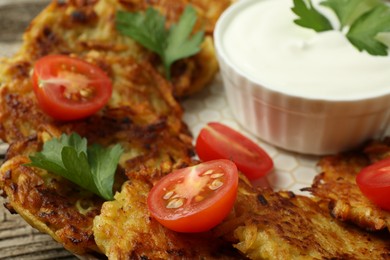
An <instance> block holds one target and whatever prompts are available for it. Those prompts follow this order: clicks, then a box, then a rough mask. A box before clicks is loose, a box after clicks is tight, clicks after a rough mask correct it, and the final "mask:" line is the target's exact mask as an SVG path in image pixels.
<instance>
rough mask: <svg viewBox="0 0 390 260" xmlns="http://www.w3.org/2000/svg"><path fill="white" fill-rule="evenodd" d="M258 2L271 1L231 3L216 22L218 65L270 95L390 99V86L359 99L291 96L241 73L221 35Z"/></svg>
mask: <svg viewBox="0 0 390 260" xmlns="http://www.w3.org/2000/svg"><path fill="white" fill-rule="evenodd" d="M259 1H272V0H239V1H237V2H235V3H233V4H232V5H231V6H229V7H228V8H227V9H226V10H225V11H224V12H223V13H222V14H221V16H220V17H219V19H218V20H217V23H216V26H215V29H214V33H213V38H214V45H215V50H216V54H217V58H218V61H219V62H220V63H223V65H225V66H228V67H229V68H230V69H231V70H232V71H234V73H236V74H239V75H240V76H241V77H242V78H245V79H246V80H248V81H249V82H250V83H251V84H252V85H256V87H258V88H263V89H265V90H267V91H269V92H271V93H274V94H279V95H284V96H287V97H291V98H296V99H302V100H307V101H314V102H318V101H320V102H330V103H339V102H348V103H351V102H360V101H370V100H376V99H382V98H390V86H389V88H388V89H389V90H388V92H387V93H377V94H375V95H366V96H361V97H352V98H348V97H347V98H346V97H344V96H340V97H334V98H326V97H325V98H321V97H312V96H303V95H298V94H293V93H288V92H284V91H281V90H278V89H276V88H273V87H272V84H267V83H266V82H264V81H259V80H258V79H255V78H254V77H253V76H251V75H249V74H248V73H245V71H243V70H242V69H240V68H239V67H238V66H236V65H235V64H234V62H233V61H232V60H231V59H230V58H229V56H228V55H227V53H226V51H225V49H224V47H223V43H222V42H223V40H222V38H223V33H224V32H225V30H226V27H227V26H228V24H229V23H230V21H231V20H232V18H233V17H234V16H235V15H236V14H237V13H238V12H240V11H241V10H242V9H245V8H247V7H249V6H251V5H253V4H255V3H257V2H259ZM389 56H390V55H389ZM220 67H222V66H220ZM221 74H224V73H223V71H222V72H221ZM225 76H226V75H225ZM389 106H390V103H389Z"/></svg>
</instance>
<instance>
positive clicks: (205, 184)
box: [148, 160, 238, 233]
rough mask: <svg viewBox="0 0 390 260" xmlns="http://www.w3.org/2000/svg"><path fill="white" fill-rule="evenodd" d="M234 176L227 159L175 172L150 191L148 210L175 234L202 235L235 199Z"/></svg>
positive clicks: (235, 172)
mask: <svg viewBox="0 0 390 260" xmlns="http://www.w3.org/2000/svg"><path fill="white" fill-rule="evenodd" d="M237 187H238V173H237V167H236V166H235V164H234V163H233V162H231V161H229V160H215V161H210V162H205V163H201V164H198V165H195V166H192V167H187V168H184V169H179V170H176V171H173V172H172V173H170V174H168V175H167V176H165V177H164V178H162V179H161V180H160V181H159V182H158V183H157V184H156V185H155V186H154V187H153V188H152V190H151V191H150V193H149V196H148V207H149V211H150V213H151V215H152V216H153V217H154V218H156V219H157V221H158V222H160V223H161V224H162V225H164V226H166V227H167V228H169V229H171V230H174V231H177V232H188V233H193V232H203V231H207V230H210V229H211V228H213V227H214V226H216V225H218V224H219V223H220V222H221V221H222V220H223V219H224V218H225V217H226V216H227V215H228V214H229V212H230V211H231V209H232V208H233V205H234V202H235V200H236V197H237Z"/></svg>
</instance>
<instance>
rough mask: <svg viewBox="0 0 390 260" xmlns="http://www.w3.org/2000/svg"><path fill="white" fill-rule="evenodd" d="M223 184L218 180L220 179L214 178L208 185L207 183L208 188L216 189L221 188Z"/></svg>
mask: <svg viewBox="0 0 390 260" xmlns="http://www.w3.org/2000/svg"><path fill="white" fill-rule="evenodd" d="M222 185H223V182H222V181H220V180H214V181H213V182H212V183H211V184H210V185H209V189H210V190H217V189H219V188H221V187H222Z"/></svg>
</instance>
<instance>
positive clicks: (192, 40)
mask: <svg viewBox="0 0 390 260" xmlns="http://www.w3.org/2000/svg"><path fill="white" fill-rule="evenodd" d="M196 20H197V16H196V11H195V9H194V8H193V7H191V6H187V7H186V9H185V10H184V12H183V14H182V15H181V16H180V19H179V21H178V23H177V24H173V25H172V26H171V27H169V28H166V19H165V17H164V16H163V15H161V14H160V13H159V12H158V11H157V10H155V9H153V8H151V7H149V8H148V9H147V10H146V12H136V13H130V12H125V11H118V13H117V15H116V28H117V30H118V31H119V32H120V33H122V34H123V35H126V36H129V37H131V38H132V39H134V40H135V41H137V42H138V43H139V44H141V45H142V46H144V47H145V48H147V49H149V50H151V51H152V52H155V53H157V54H158V55H159V57H160V58H161V60H162V63H163V65H164V70H165V74H166V77H167V78H168V79H170V78H171V65H172V64H173V63H174V62H175V61H177V60H180V59H183V58H187V57H190V56H192V55H195V54H196V53H198V52H199V51H200V44H201V43H202V42H203V38H204V32H203V31H199V32H197V33H195V34H193V35H192V31H193V28H194V26H195V23H196Z"/></svg>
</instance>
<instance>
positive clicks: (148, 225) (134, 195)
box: [93, 178, 243, 259]
mask: <svg viewBox="0 0 390 260" xmlns="http://www.w3.org/2000/svg"><path fill="white" fill-rule="evenodd" d="M151 187H152V185H151V184H150V183H148V182H147V181H145V180H139V179H136V178H132V179H131V180H130V181H128V182H126V183H125V184H124V185H123V188H122V191H121V192H120V193H117V194H116V196H115V200H114V201H110V202H105V203H104V204H103V208H102V211H101V214H100V215H99V216H97V217H96V218H95V220H94V228H93V231H94V232H93V233H94V235H95V240H96V243H97V244H98V245H99V248H101V249H102V250H103V252H104V253H105V254H106V255H107V256H108V258H109V259H241V258H243V257H242V256H241V255H239V254H238V252H237V251H235V250H234V249H233V247H232V246H231V244H230V243H229V242H227V241H223V240H221V238H218V237H215V236H214V235H213V233H211V232H206V233H200V234H184V233H177V232H174V231H171V230H169V229H166V228H165V227H163V226H161V225H160V224H159V223H158V222H157V221H156V220H155V219H154V218H152V217H151V216H150V214H149V211H148V209H147V207H146V199H147V196H148V192H149V190H150V189H151Z"/></svg>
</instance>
